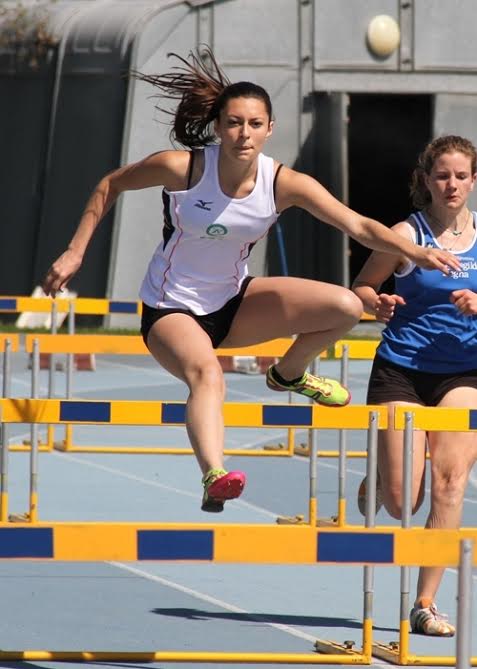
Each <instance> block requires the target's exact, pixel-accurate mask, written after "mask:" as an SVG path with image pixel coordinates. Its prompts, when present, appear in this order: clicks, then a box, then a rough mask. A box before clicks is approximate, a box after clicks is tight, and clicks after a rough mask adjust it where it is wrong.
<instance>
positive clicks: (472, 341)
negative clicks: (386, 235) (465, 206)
mask: <svg viewBox="0 0 477 669" xmlns="http://www.w3.org/2000/svg"><path fill="white" fill-rule="evenodd" d="M472 216H473V224H474V236H473V238H472V242H471V243H470V245H469V247H468V248H466V249H463V250H461V251H452V252H453V253H454V254H455V255H456V256H458V257H459V259H460V263H461V268H460V270H459V271H454V270H453V271H452V272H451V274H450V275H449V276H446V275H444V274H442V273H441V272H438V271H437V270H433V271H429V270H424V269H421V268H420V267H416V266H415V265H414V264H410V265H409V266H408V267H407V268H406V269H405V270H404V271H403V272H402V273H401V274H398V273H396V274H395V275H394V276H395V286H396V287H395V293H396V294H398V295H401V296H402V297H403V298H404V299H405V300H406V304H405V306H400V305H397V306H396V309H395V312H394V316H393V317H392V319H391V320H390V322H389V323H388V324H387V326H386V328H385V329H384V330H383V339H382V342H381V344H380V345H379V347H378V354H379V356H380V357H382V358H384V359H386V360H389V361H390V362H393V363H395V364H397V365H401V366H402V367H407V368H409V369H414V370H419V371H423V372H433V373H436V374H452V373H454V372H456V373H458V372H464V371H468V370H471V369H477V316H464V315H463V314H462V313H460V312H459V311H458V310H457V308H456V307H455V306H454V305H453V304H452V303H451V302H450V294H451V292H452V291H454V290H462V289H464V288H467V289H469V290H472V291H473V292H475V293H477V230H476V228H477V225H476V223H477V214H476V212H472ZM411 219H412V220H413V222H414V225H415V227H416V243H417V244H420V245H421V246H427V247H434V248H442V247H441V246H440V245H439V243H438V242H437V241H436V239H435V237H434V235H433V234H432V231H431V230H430V228H429V226H428V225H427V223H426V220H425V218H424V216H423V215H422V213H421V212H417V213H415V214H412V216H411Z"/></svg>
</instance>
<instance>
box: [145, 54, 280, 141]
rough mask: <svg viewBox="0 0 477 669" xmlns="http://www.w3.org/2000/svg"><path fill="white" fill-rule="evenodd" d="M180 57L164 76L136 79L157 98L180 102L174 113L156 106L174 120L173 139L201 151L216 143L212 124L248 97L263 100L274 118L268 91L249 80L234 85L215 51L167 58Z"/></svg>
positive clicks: (149, 75)
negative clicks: (155, 90)
mask: <svg viewBox="0 0 477 669" xmlns="http://www.w3.org/2000/svg"><path fill="white" fill-rule="evenodd" d="M170 56H173V57H174V58H177V59H178V60H179V61H180V62H181V63H182V64H181V65H176V66H174V67H173V68H172V69H173V71H171V72H167V73H165V74H158V75H156V74H142V73H141V72H133V73H132V74H133V76H135V77H136V78H137V79H140V80H141V81H146V82H147V83H150V84H152V85H153V86H155V87H156V88H158V89H159V91H160V93H158V94H157V95H155V96H154V97H157V98H159V99H160V100H163V99H169V100H176V101H178V105H177V107H176V109H175V110H173V111H171V110H170V109H165V108H164V107H162V103H161V105H157V109H159V110H160V111H162V112H165V113H166V114H169V115H171V116H173V117H174V119H173V121H172V129H171V139H172V140H176V141H177V142H179V143H180V144H182V145H183V146H186V147H188V148H191V149H192V148H198V147H201V146H205V145H206V144H210V143H211V142H213V141H214V140H215V134H214V132H213V129H212V128H211V123H212V122H213V121H215V119H217V118H219V116H220V112H221V111H222V109H224V107H225V105H226V104H227V102H228V101H229V100H230V99H233V98H238V97H245V98H257V99H259V100H262V102H263V103H264V105H265V108H266V110H267V114H268V116H269V118H270V120H271V119H272V103H271V100H270V96H269V95H268V93H267V91H266V90H265V89H264V88H262V87H261V86H258V85H257V84H253V83H251V82H249V81H239V82H237V83H231V82H230V80H229V79H228V78H227V76H226V75H225V74H224V72H223V71H222V69H221V68H220V66H219V65H218V63H217V61H216V59H215V56H214V54H213V53H212V51H211V50H210V49H209V48H208V47H205V48H203V49H202V50H201V53H200V54H199V52H197V53H194V52H192V51H191V52H190V54H189V60H186V59H185V58H182V56H179V55H177V54H176V53H169V54H168V57H170Z"/></svg>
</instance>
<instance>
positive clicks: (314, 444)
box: [308, 358, 318, 527]
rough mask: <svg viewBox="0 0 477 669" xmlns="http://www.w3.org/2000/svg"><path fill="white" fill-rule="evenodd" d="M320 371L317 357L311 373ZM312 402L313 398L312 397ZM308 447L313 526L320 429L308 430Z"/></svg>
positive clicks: (315, 517) (315, 512) (310, 511)
mask: <svg viewBox="0 0 477 669" xmlns="http://www.w3.org/2000/svg"><path fill="white" fill-rule="evenodd" d="M317 371H318V363H317V360H316V358H315V359H314V360H313V362H312V363H311V373H312V374H313V375H315V374H316V373H317ZM310 404H313V400H312V399H311V398H310ZM308 449H309V452H310V454H309V458H310V459H309V478H310V499H309V502H308V522H309V524H310V525H312V526H313V527H314V526H315V525H316V523H317V520H318V485H317V470H318V457H317V456H318V430H315V429H313V428H310V429H309V430H308Z"/></svg>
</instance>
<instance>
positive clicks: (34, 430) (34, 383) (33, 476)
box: [28, 339, 40, 523]
mask: <svg viewBox="0 0 477 669" xmlns="http://www.w3.org/2000/svg"><path fill="white" fill-rule="evenodd" d="M31 369H32V378H31V396H32V399H37V398H38V397H39V385H40V384H39V376H40V347H39V344H38V339H35V341H34V342H33V360H32V367H31ZM38 441H39V439H38V424H37V423H32V426H31V449H30V503H29V506H30V509H29V513H28V519H29V521H30V523H35V522H36V521H37V520H38Z"/></svg>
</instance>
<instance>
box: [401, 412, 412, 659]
mask: <svg viewBox="0 0 477 669" xmlns="http://www.w3.org/2000/svg"><path fill="white" fill-rule="evenodd" d="M403 439H404V441H403V445H404V448H403V456H402V457H403V463H402V465H403V466H402V470H403V481H402V515H401V527H402V528H410V527H411V518H412V469H413V462H412V460H413V458H412V456H413V443H414V414H413V413H412V412H411V411H406V412H405V414H404V437H403ZM410 581H411V570H410V568H409V567H401V597H400V622H399V662H401V663H402V664H407V658H408V655H409V617H408V616H409V592H410V589H411V587H410Z"/></svg>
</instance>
